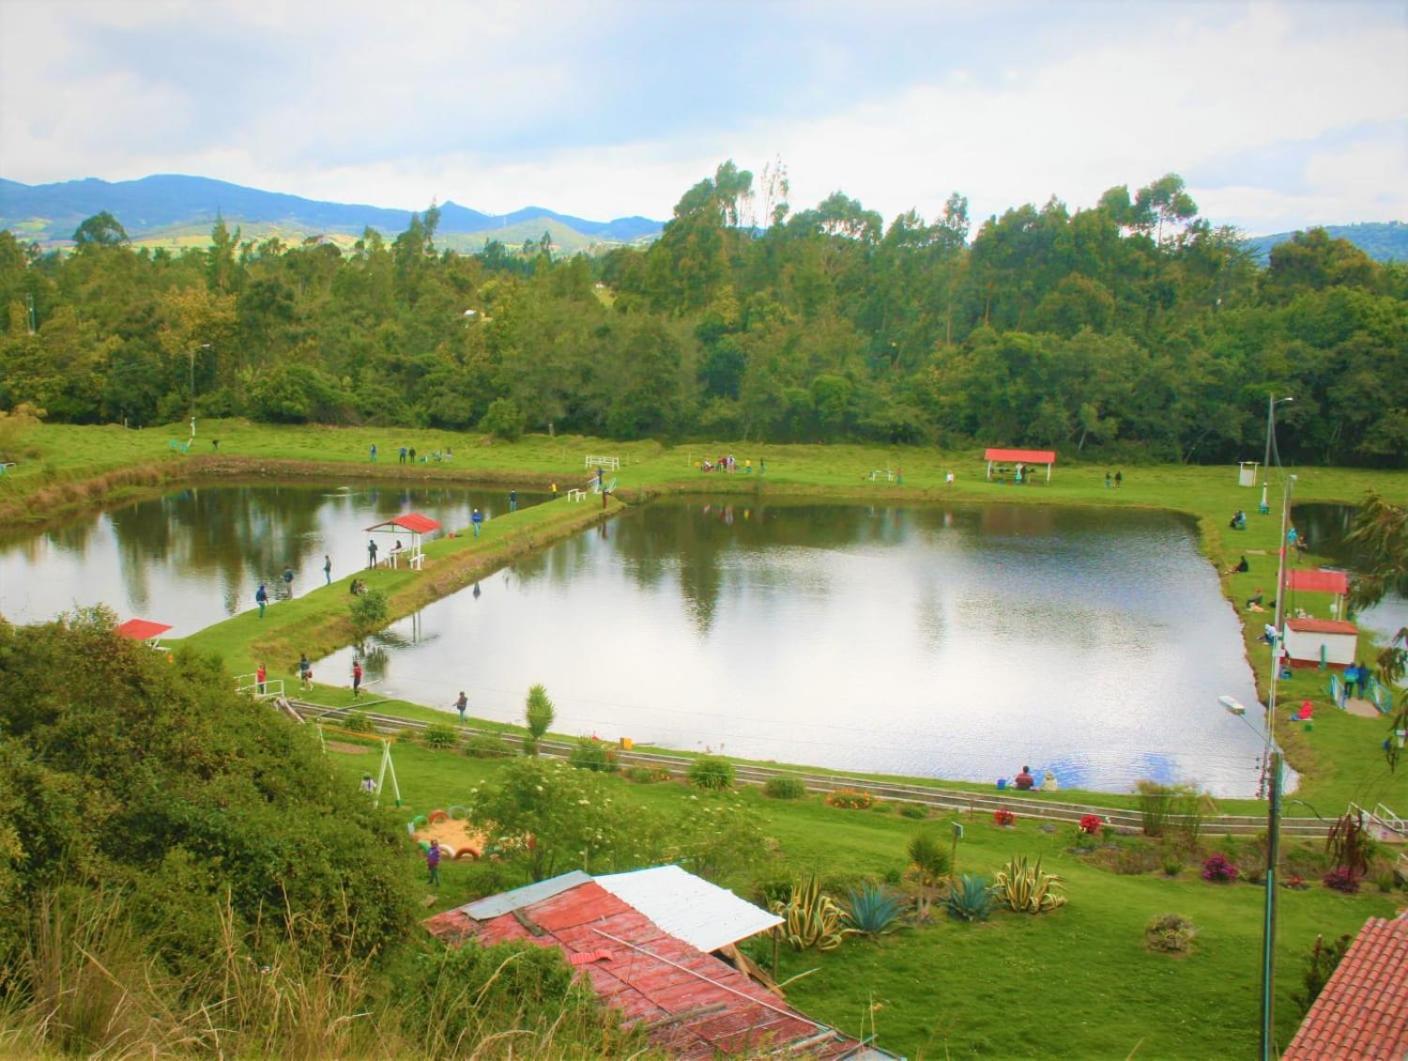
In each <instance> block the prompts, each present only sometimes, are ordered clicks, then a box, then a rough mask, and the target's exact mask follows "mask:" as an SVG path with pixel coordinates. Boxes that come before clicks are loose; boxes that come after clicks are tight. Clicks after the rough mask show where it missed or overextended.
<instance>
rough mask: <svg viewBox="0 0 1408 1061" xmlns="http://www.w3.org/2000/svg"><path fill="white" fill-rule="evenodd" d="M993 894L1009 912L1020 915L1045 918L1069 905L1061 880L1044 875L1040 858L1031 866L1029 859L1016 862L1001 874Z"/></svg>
mask: <svg viewBox="0 0 1408 1061" xmlns="http://www.w3.org/2000/svg"><path fill="white" fill-rule="evenodd" d="M993 892H994V894H995V895H996V896H997V898H998V899H999V900H1000V901H1001V902H1003V903H1006V904H1007V907H1008V909H1010V910H1012V911H1014V912H1015V913H1019V914H1044V913H1046V912H1047V911H1048V910H1055V909H1056V908H1057V907H1058V906H1065V905H1066V897H1065V896H1064V895H1062V894H1061V878H1060V877H1059V876H1057V875H1056V874H1054V873H1045V872H1043V871H1042V868H1041V859H1040V858H1038V859H1037V860H1036V861H1035V862H1029V861H1027V856H1026V855H1019V856H1017V857H1015V858H1013V859H1012V860H1011V861H1009V862H1008V863H1007V866H1006V867H1005V868H1004V869H1002V870H1000V871H998V874H997V880H996V881H995V882H994V884H993Z"/></svg>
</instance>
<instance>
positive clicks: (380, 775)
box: [372, 740, 401, 807]
mask: <svg viewBox="0 0 1408 1061" xmlns="http://www.w3.org/2000/svg"><path fill="white" fill-rule="evenodd" d="M387 774H390V775H391V793H392V795H393V796H394V797H395V799H396V806H398V807H399V806H400V805H401V786H400V785H399V784H398V783H397V781H396V764H395V763H393V762H392V761H391V742H390V741H389V740H383V741H382V742H381V768H380V769H379V770H378V771H377V774H376V792H375V793H373V795H372V806H373V807H375V806H378V805H379V804H380V803H381V793H382V786H383V785H384V784H385V783H386V775H387Z"/></svg>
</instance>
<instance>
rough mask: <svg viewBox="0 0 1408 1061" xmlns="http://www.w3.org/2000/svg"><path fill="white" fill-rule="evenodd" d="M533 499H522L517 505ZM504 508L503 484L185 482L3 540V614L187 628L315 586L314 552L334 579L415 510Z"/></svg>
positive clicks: (492, 511)
mask: <svg viewBox="0 0 1408 1061" xmlns="http://www.w3.org/2000/svg"><path fill="white" fill-rule="evenodd" d="M543 499H544V498H543V496H542V495H532V496H530V495H526V494H520V495H519V504H520V505H523V506H527V505H532V504H536V503H538V502H540V501H542V500H543ZM476 506H477V507H479V508H481V509H483V510H484V511H485V512H486V513H487V514H488V516H489V517H490V518H493V517H494V516H496V515H498V514H501V513H503V512H506V511H507V509H508V499H507V494H506V493H505V492H503V491H501V490H493V491H488V490H477V489H466V488H463V487H444V486H437V487H406V486H402V485H399V484H395V485H388V484H386V483H384V482H382V483H377V482H370V483H366V482H352V483H348V484H347V485H345V486H343V487H341V488H332V489H330V488H329V487H327V486H326V485H317V486H314V485H309V484H307V483H270V482H261V483H259V484H254V485H236V486H232V485H228V484H219V485H214V484H212V485H192V486H189V487H185V488H182V489H180V490H176V491H173V492H172V493H169V494H166V495H164V496H162V497H159V498H155V499H152V500H148V501H142V502H138V503H136V504H130V505H125V506H122V507H120V508H115V509H113V510H111V511H108V512H104V513H101V514H99V515H95V516H88V517H86V518H83V519H80V520H76V521H74V522H71V523H68V524H65V525H63V526H60V527H56V528H54V529H52V530H49V531H45V532H43V533H41V534H30V535H28V536H25V537H21V538H18V539H12V540H10V541H0V614H3V615H4V616H5V617H6V618H7V619H9V620H10V621H12V622H19V623H28V622H38V621H42V620H44V619H48V618H52V617H53V616H55V615H57V614H58V613H59V612H62V611H66V610H69V609H72V608H75V607H78V606H87V605H92V604H98V603H104V604H107V605H109V606H111V607H112V608H113V609H114V610H116V611H117V612H118V613H119V615H121V616H124V617H130V616H134V615H135V616H141V617H143V618H150V619H156V620H159V621H161V622H167V623H171V624H172V625H173V626H174V627H175V629H174V630H173V632H172V633H173V636H178V637H179V636H184V635H186V634H190V633H194V632H195V631H196V630H199V629H201V628H202V627H204V626H208V625H209V624H211V623H213V622H218V621H219V620H221V619H224V618H226V617H227V616H230V615H233V614H235V613H236V612H238V611H243V610H246V609H248V608H251V607H253V604H254V590H255V587H256V586H257V585H258V584H259V583H260V582H261V581H262V582H264V583H266V584H267V585H268V587H269V591H270V593H271V595H274V596H286V595H287V591H286V588H285V582H284V580H283V578H282V574H283V572H284V570H285V568H291V569H292V571H293V574H294V579H293V582H292V587H291V588H292V592H293V593H294V594H301V593H304V592H307V591H308V590H310V589H313V588H316V587H317V586H320V585H322V584H323V570H322V569H323V557H324V556H325V555H326V556H328V557H329V558H330V559H331V560H332V566H333V576H334V577H337V578H340V577H342V576H343V575H345V574H347V573H348V572H350V571H352V570H354V569H357V568H360V567H362V566H363V565H364V564H365V562H366V559H365V557H366V554H365V552H364V551H363V550H364V548H365V545H366V535H365V534H364V533H363V528H365V527H366V526H368V525H369V524H371V523H375V522H377V521H378V520H380V519H386V518H389V517H390V516H394V515H396V514H398V513H400V512H404V511H407V510H409V509H415V510H418V511H422V512H425V513H427V514H428V515H430V516H432V517H434V518H436V519H438V520H440V521H441V523H443V524H445V525H446V526H447V527H462V526H464V525H465V524H467V523H468V521H469V513H470V511H471V509H472V508H474V507H476Z"/></svg>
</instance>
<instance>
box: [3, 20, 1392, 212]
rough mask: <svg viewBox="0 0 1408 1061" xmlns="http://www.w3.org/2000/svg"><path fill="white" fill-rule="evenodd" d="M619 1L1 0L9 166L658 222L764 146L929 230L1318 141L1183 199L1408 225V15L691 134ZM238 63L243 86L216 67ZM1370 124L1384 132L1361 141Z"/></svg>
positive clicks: (1228, 31) (1219, 34)
mask: <svg viewBox="0 0 1408 1061" xmlns="http://www.w3.org/2000/svg"><path fill="white" fill-rule="evenodd" d="M636 10H637V9H635V8H633V7H632V6H631V5H618V6H612V5H604V6H596V7H593V8H591V9H588V8H586V7H584V6H581V5H561V6H554V7H552V8H544V7H542V6H540V5H529V4H512V3H487V2H484V3H478V4H473V5H465V6H445V5H440V4H427V3H402V4H398V5H395V6H394V7H387V6H386V5H384V4H372V3H357V4H352V5H344V6H342V7H340V8H339V10H338V12H337V15H336V17H329V15H328V14H327V13H326V12H324V11H323V10H321V9H320V8H318V7H317V5H296V4H292V5H291V4H282V3H273V2H271V0H265V2H259V3H245V4H239V5H232V6H223V5H222V6H218V7H212V6H211V5H207V4H196V3H175V4H161V5H155V4H146V5H131V4H80V5H77V6H73V5H67V6H65V5H55V4H44V5H41V4H38V3H29V2H17V0H0V168H3V172H4V175H5V176H8V177H12V178H14V179H19V180H28V181H38V180H53V179H63V178H68V177H74V176H82V175H89V174H92V175H99V176H104V177H109V178H122V177H136V176H141V175H143V174H145V173H150V172H157V171H163V172H172V171H175V172H192V173H202V174H206V175H210V176H216V177H220V178H223V179H226V180H234V181H238V182H240V183H248V184H252V185H255V186H259V187H266V188H273V189H277V190H281V191H290V192H295V193H297V194H302V195H309V196H313V197H319V198H334V199H339V200H344V201H362V202H371V203H376V204H379V205H390V206H403V207H416V206H419V205H423V204H425V203H428V202H429V201H430V199H431V198H432V197H437V198H439V199H440V200H441V201H444V200H445V199H448V198H453V199H454V200H456V201H457V202H461V203H463V204H465V205H468V206H473V207H476V208H478V209H482V210H487V211H492V212H501V211H507V210H511V209H514V208H516V207H519V206H522V205H525V204H527V203H530V202H532V203H537V204H538V205H544V206H550V207H553V208H555V209H559V210H564V211H568V212H572V213H578V214H582V215H585V216H591V217H606V216H615V215H619V214H623V213H645V214H649V215H651V216H656V217H665V216H668V213H669V210H670V208H671V207H672V206H673V204H674V202H675V201H676V200H677V199H678V198H679V196H680V195H681V194H682V193H683V191H684V190H685V189H687V188H688V187H689V186H690V185H691V184H693V183H694V182H695V181H696V180H698V179H700V178H701V177H704V176H707V175H708V174H710V173H711V172H712V171H713V169H714V166H715V165H717V163H718V162H719V161H721V160H722V159H724V158H729V157H732V158H734V159H736V160H737V161H738V162H739V164H740V165H744V166H749V167H751V168H754V169H755V171H756V170H757V169H759V168H761V165H762V163H763V161H764V160H766V159H770V158H772V157H774V156H775V155H778V154H780V155H781V156H782V158H783V159H784V160H785V162H786V163H787V166H788V169H789V171H790V174H791V178H792V185H793V194H792V199H793V202H794V204H797V205H799V206H806V205H810V204H812V203H814V202H816V201H817V200H819V199H821V198H822V197H824V196H825V195H827V194H828V193H830V192H831V191H834V190H836V189H838V188H840V189H844V190H845V191H846V192H847V193H848V194H850V195H853V196H855V197H857V198H859V199H861V200H862V201H863V202H864V203H865V205H867V206H868V207H871V208H873V209H879V210H881V211H882V212H883V213H885V214H886V215H887V216H892V215H894V214H895V213H897V212H899V211H901V210H904V209H907V208H909V207H911V206H916V207H918V208H919V209H920V210H921V211H922V212H924V213H925V214H926V215H929V216H932V215H934V214H935V213H937V211H938V210H939V208H940V207H941V205H942V202H943V200H944V199H945V198H946V197H947V195H948V193H949V192H950V191H952V190H958V191H960V192H963V193H964V194H967V195H968V196H969V197H970V198H971V199H972V202H973V214H974V216H975V217H977V218H981V217H983V216H986V215H987V214H989V213H994V212H1000V211H1001V210H1003V209H1006V208H1007V207H1009V206H1013V205H1018V204H1020V203H1023V202H1028V201H1034V202H1038V203H1040V202H1043V201H1045V200H1046V199H1047V198H1048V197H1049V196H1051V195H1053V194H1054V195H1056V196H1058V197H1060V198H1062V199H1064V200H1065V201H1067V202H1068V203H1069V204H1070V205H1072V206H1073V207H1075V206H1082V205H1088V204H1091V203H1093V202H1094V201H1095V199H1096V198H1097V197H1098V196H1099V194H1100V192H1101V191H1103V190H1104V189H1105V188H1107V187H1109V186H1111V185H1114V184H1120V183H1129V184H1131V185H1133V186H1137V185H1139V184H1143V183H1147V182H1148V181H1149V180H1152V179H1154V178H1156V177H1158V176H1160V175H1162V174H1163V173H1165V172H1168V171H1177V172H1182V173H1184V174H1185V175H1187V176H1190V179H1191V178H1192V177H1193V175H1194V174H1196V172H1197V171H1198V170H1199V169H1200V168H1209V167H1210V168H1212V169H1217V168H1218V166H1219V164H1223V168H1225V166H1226V164H1228V160H1231V159H1235V158H1237V157H1239V156H1241V155H1244V154H1246V153H1248V152H1251V151H1255V150H1257V149H1273V148H1275V147H1276V146H1277V145H1284V144H1288V143H1302V144H1310V145H1312V146H1313V145H1315V144H1316V143H1317V142H1325V143H1328V142H1330V140H1332V139H1333V140H1334V142H1336V143H1339V142H1342V141H1348V146H1346V147H1342V148H1339V149H1336V150H1330V149H1328V148H1324V149H1321V150H1312V151H1311V152H1310V153H1309V158H1310V161H1309V162H1308V163H1307V164H1305V165H1304V167H1303V169H1302V170H1300V171H1298V172H1294V173H1288V174H1286V175H1285V177H1284V179H1268V178H1265V177H1260V178H1259V179H1256V180H1249V179H1246V178H1242V179H1237V178H1235V177H1234V178H1233V179H1231V180H1228V181H1225V182H1217V183H1213V182H1207V183H1205V184H1201V185H1200V184H1198V183H1197V181H1196V180H1195V179H1194V180H1193V181H1192V188H1191V190H1192V191H1193V193H1194V195H1195V198H1197V199H1198V201H1199V204H1200V205H1201V206H1202V207H1203V212H1204V214H1205V215H1206V216H1209V217H1211V218H1212V219H1213V220H1216V221H1223V220H1226V221H1233V222H1236V223H1239V224H1242V225H1244V226H1245V227H1248V228H1251V229H1258V230H1260V229H1262V228H1263V226H1264V225H1269V224H1276V225H1282V226H1284V225H1285V224H1301V223H1314V222H1316V221H1321V222H1331V221H1347V220H1357V219H1385V218H1388V217H1404V216H1408V204H1406V203H1405V193H1404V191H1403V189H1404V188H1408V149H1406V148H1405V139H1404V134H1403V130H1405V129H1408V63H1405V62H1404V61H1403V57H1404V56H1405V55H1408V25H1405V20H1404V19H1402V18H1399V19H1397V20H1392V19H1390V20H1385V19H1384V18H1383V17H1375V18H1373V19H1368V18H1365V17H1361V16H1362V15H1363V11H1362V9H1355V8H1340V9H1336V10H1335V11H1328V9H1325V8H1317V7H1314V6H1312V5H1290V6H1275V5H1260V6H1253V7H1245V8H1232V7H1229V6H1226V5H1213V6H1211V7H1197V6H1192V5H1179V6H1170V7H1168V8H1164V9H1160V10H1163V11H1165V12H1167V13H1168V17H1166V18H1161V19H1146V20H1143V21H1142V22H1141V23H1140V24H1138V25H1134V24H1133V23H1132V22H1131V20H1128V19H1118V20H1117V19H1115V18H1113V17H1112V12H1113V11H1114V10H1116V9H1112V8H1108V7H1097V8H1095V9H1094V11H1095V14H1094V15H1090V14H1089V12H1087V14H1086V16H1084V17H1088V18H1089V19H1090V32H1089V33H1088V34H1086V35H1085V36H1084V37H1083V38H1078V39H1084V40H1086V41H1088V42H1089V43H1088V45H1087V46H1085V47H1076V48H1066V49H1064V50H1061V49H1052V52H1053V57H1052V58H1051V60H1050V61H1049V62H1045V63H1039V64H1032V65H1027V66H1025V67H1018V66H1016V65H1015V64H1004V65H1003V66H1000V67H997V68H995V69H994V70H992V71H988V70H986V69H983V68H982V67H981V66H979V65H977V64H976V57H975V56H972V55H968V54H967V53H966V52H962V51H959V52H954V54H957V55H964V56H965V58H964V59H963V61H964V63H965V64H966V67H967V69H959V68H957V67H956V66H953V67H946V66H944V65H943V64H941V63H940V62H939V61H938V60H937V59H936V61H935V65H934V68H933V72H932V74H931V76H928V77H925V78H920V79H916V80H915V81H914V82H913V83H912V84H910V85H908V86H906V87H902V88H900V89H897V90H895V91H893V92H890V93H889V94H888V95H887V96H885V97H883V98H878V99H877V98H875V97H874V96H873V95H871V96H862V95H860V94H858V95H857V98H858V99H859V98H864V99H866V101H865V102H858V103H855V104H852V105H851V106H849V107H847V108H845V109H842V110H840V111H838V112H836V113H833V114H830V115H824V116H821V117H813V118H810V119H803V120H797V119H795V118H787V117H783V116H782V112H781V110H780V109H778V108H776V107H773V106H770V105H769V103H768V102H767V100H768V97H767V96H766V95H762V94H760V95H758V96H757V97H756V98H757V101H758V102H757V105H756V106H753V107H750V108H749V109H748V110H747V113H746V116H742V117H740V116H739V112H737V111H736V110H735V111H728V110H725V111H724V112H723V113H722V114H721V116H720V117H719V119H718V120H716V121H714V122H713V123H712V124H706V125H705V126H704V127H703V128H702V129H701V128H700V125H699V123H698V122H697V121H695V122H691V123H689V124H688V126H687V128H688V131H674V132H668V131H667V132H666V133H665V134H663V135H653V134H649V133H643V132H639V131H637V129H638V126H637V122H636V119H637V117H638V112H640V113H643V112H644V111H645V110H646V109H648V104H649V103H650V99H649V96H650V94H651V92H652V90H656V89H658V88H659V86H658V85H652V84H649V83H642V84H640V85H639V86H638V87H635V94H636V96H637V97H638V98H639V100H640V104H639V107H638V108H637V110H632V109H631V107H630V105H629V103H630V100H629V98H628V100H627V105H625V106H623V105H622V104H621V101H620V100H619V99H614V98H612V97H611V96H610V95H609V94H608V91H607V89H606V88H605V87H603V85H604V83H605V80H606V79H605V78H604V77H602V76H598V74H599V71H601V70H603V69H605V68H606V67H607V66H608V65H609V64H613V63H615V64H627V66H626V69H628V70H629V69H631V67H630V65H629V64H631V63H632V56H631V55H629V54H613V53H612V52H610V50H609V48H608V47H607V45H608V44H609V43H610V42H611V41H612V40H613V38H614V36H615V35H616V33H617V32H618V31H620V30H621V29H622V28H623V27H625V26H627V25H628V24H629V20H631V19H632V18H633V17H634V16H635V13H636ZM978 10H979V8H975V7H970V8H966V9H964V17H965V18H968V19H972V18H974V17H976V14H977V12H978ZM1327 11H1328V15H1327ZM1376 11H1377V14H1378V15H1380V16H1381V15H1382V11H1383V9H1382V8H1380V9H1376ZM1337 12H1344V14H1343V17H1333V16H1335V15H1336V13H1337ZM889 13H890V14H896V12H889ZM1372 13H1375V12H1373V11H1371V14H1372ZM696 14H697V12H696ZM796 17H798V18H802V17H804V15H803V14H802V13H800V12H799V13H798V14H797V16H796ZM1021 18H1022V14H1021V9H1020V8H1017V9H1012V8H1010V7H1009V8H1005V9H1003V11H1002V14H1001V15H1000V16H999V17H996V18H994V20H993V23H992V25H991V26H990V27H989V28H990V30H991V32H993V33H994V34H1001V33H1003V32H1005V31H1006V30H1008V29H1009V28H1010V27H1013V26H1017V25H1019V24H1020V22H1021ZM83 19H87V20H88V22H96V23H97V24H98V25H99V26H100V28H103V29H104V30H105V31H107V30H110V31H112V32H119V33H121V32H125V33H130V34H134V35H136V38H137V39H141V40H151V41H155V42H157V43H154V44H153V45H152V48H153V49H156V50H155V51H153V53H152V54H150V55H147V56H144V57H142V58H143V60H144V61H141V62H139V61H132V62H127V63H122V62H118V63H113V62H111V61H108V62H106V63H105V62H103V61H102V60H103V59H104V58H106V59H108V60H111V59H112V57H111V56H108V57H104V56H101V55H97V56H95V55H93V54H92V53H91V51H89V50H88V49H89V47H90V44H89V41H90V37H88V36H85V34H88V33H89V31H90V30H91V26H87V25H84V26H82V29H83V33H82V34H80V33H79V32H78V31H79V29H80V22H81V20H83ZM172 27H175V30H173V28H172ZM173 32H175V33H178V34H179V33H180V32H190V33H193V34H195V33H199V34H203V36H200V38H199V39H198V40H194V41H193V44H192V47H194V48H209V47H212V43H211V42H212V41H216V40H219V39H225V38H228V39H233V40H242V41H249V42H257V41H259V40H260V39H261V37H264V38H267V39H269V40H270V41H276V42H278V47H280V48H282V49H283V53H281V54H280V55H279V56H273V57H265V58H263V59H261V58H260V54H261V53H260V51H259V49H258V48H257V46H256V45H255V44H254V43H251V44H250V45H249V47H248V48H247V49H245V50H244V54H240V53H236V55H235V58H232V57H231V56H213V57H212V70H211V75H210V80H211V82H212V83H211V84H202V83H198V82H199V79H198V78H195V77H193V76H186V77H185V78H184V79H183V77H182V76H181V75H180V72H179V70H178V72H177V73H174V74H173V73H172V72H171V71H170V70H168V68H167V65H166V64H163V62H162V61H161V52H160V48H161V47H163V46H164V47H168V48H169V47H170V46H171V45H170V40H169V36H170V34H172V33H173ZM163 34H167V35H168V36H167V37H163ZM163 41H164V42H165V43H164V44H163V43H162V42H163ZM290 41H292V42H299V43H298V46H297V47H293V46H291V45H290V44H289V42H290ZM937 47H938V44H937V42H936V48H937ZM950 50H952V49H950ZM810 55H811V56H812V58H813V59H814V58H815V57H816V56H818V55H820V56H823V57H829V58H826V59H825V61H824V62H818V63H816V65H815V66H813V67H809V76H819V75H818V74H817V71H818V70H821V71H830V75H829V76H832V77H837V78H859V77H860V76H862V71H861V70H860V69H859V68H854V64H848V63H847V61H846V58H847V56H846V50H845V42H844V41H841V42H839V43H838V42H835V41H832V42H826V43H824V44H820V45H818V46H817V48H816V49H814V50H813V52H811V53H810ZM85 63H87V64H90V65H91V69H88V68H85V66H84V64H85ZM240 63H244V64H245V66H247V70H244V67H241V66H240ZM261 63H263V64H264V65H261ZM231 64H234V65H235V68H236V69H239V70H244V72H243V73H237V74H235V75H231V74H230V70H231V68H232V67H231ZM199 68H200V67H199V64H197V69H199ZM612 69H613V70H615V76H616V77H617V79H618V81H619V77H620V73H619V69H617V68H615V67H612ZM56 70H57V71H62V74H61V75H56V74H55V71H56ZM799 76H800V75H799ZM820 76H826V75H820ZM806 89H807V84H806V82H805V80H804V79H803V80H801V81H799V83H798V85H797V91H798V92H805V91H806ZM698 91H699V92H700V93H701V94H706V95H707V93H708V91H709V86H707V85H700V86H699V87H698ZM564 114H566V115H569V116H571V117H572V118H573V119H574V120H579V121H580V122H581V123H582V128H583V129H589V130H591V131H592V135H591V136H590V137H587V138H586V139H587V140H588V142H587V143H586V144H584V145H581V146H571V145H570V144H567V145H564V144H559V143H556V142H554V139H553V138H552V137H551V136H548V135H546V134H544V135H543V137H542V138H541V139H539V138H538V137H536V136H535V134H534V130H536V129H540V128H541V129H546V128H549V127H550V126H551V125H552V123H554V122H558V123H561V121H562V120H563V115H564ZM213 115H214V116H213ZM1371 126H1377V127H1378V128H1379V129H1380V130H1382V129H1389V130H1396V131H1397V132H1396V134H1395V133H1394V132H1389V133H1384V132H1376V133H1375V132H1363V133H1362V134H1356V133H1355V130H1363V129H1367V128H1369V127H1371ZM677 128H678V127H677ZM568 139H570V138H568ZM1302 219H1303V220H1302Z"/></svg>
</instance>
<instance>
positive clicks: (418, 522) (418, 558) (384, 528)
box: [367, 512, 440, 569]
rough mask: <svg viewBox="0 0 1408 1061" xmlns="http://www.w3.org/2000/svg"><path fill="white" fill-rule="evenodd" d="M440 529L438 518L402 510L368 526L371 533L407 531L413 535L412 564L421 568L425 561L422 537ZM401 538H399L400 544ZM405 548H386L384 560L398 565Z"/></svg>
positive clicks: (393, 565) (392, 564)
mask: <svg viewBox="0 0 1408 1061" xmlns="http://www.w3.org/2000/svg"><path fill="white" fill-rule="evenodd" d="M439 529H440V523H439V521H438V520H433V519H431V518H430V517H429V516H425V515H422V514H421V513H419V512H402V513H401V514H400V515H399V516H393V517H392V518H391V519H388V520H383V521H382V522H381V523H374V524H372V525H371V526H370V527H368V528H367V533H369V534H401V533H406V534H409V535H410V536H411V548H410V554H411V556H410V564H411V566H412V567H414V568H416V569H419V568H420V566H421V564H422V563H424V561H425V555H424V554H423V553H422V552H421V550H420V539H421V536H422V535H424V534H433V533H435V532H436V531H438V530H439ZM399 542H400V539H399V538H398V539H397V543H398V544H399ZM404 551H405V550H402V549H397V548H395V547H392V548H390V549H388V550H386V556H385V557H384V560H385V562H386V563H387V564H389V565H391V566H392V567H395V566H397V564H399V563H400V560H401V553H402V552H404Z"/></svg>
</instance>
